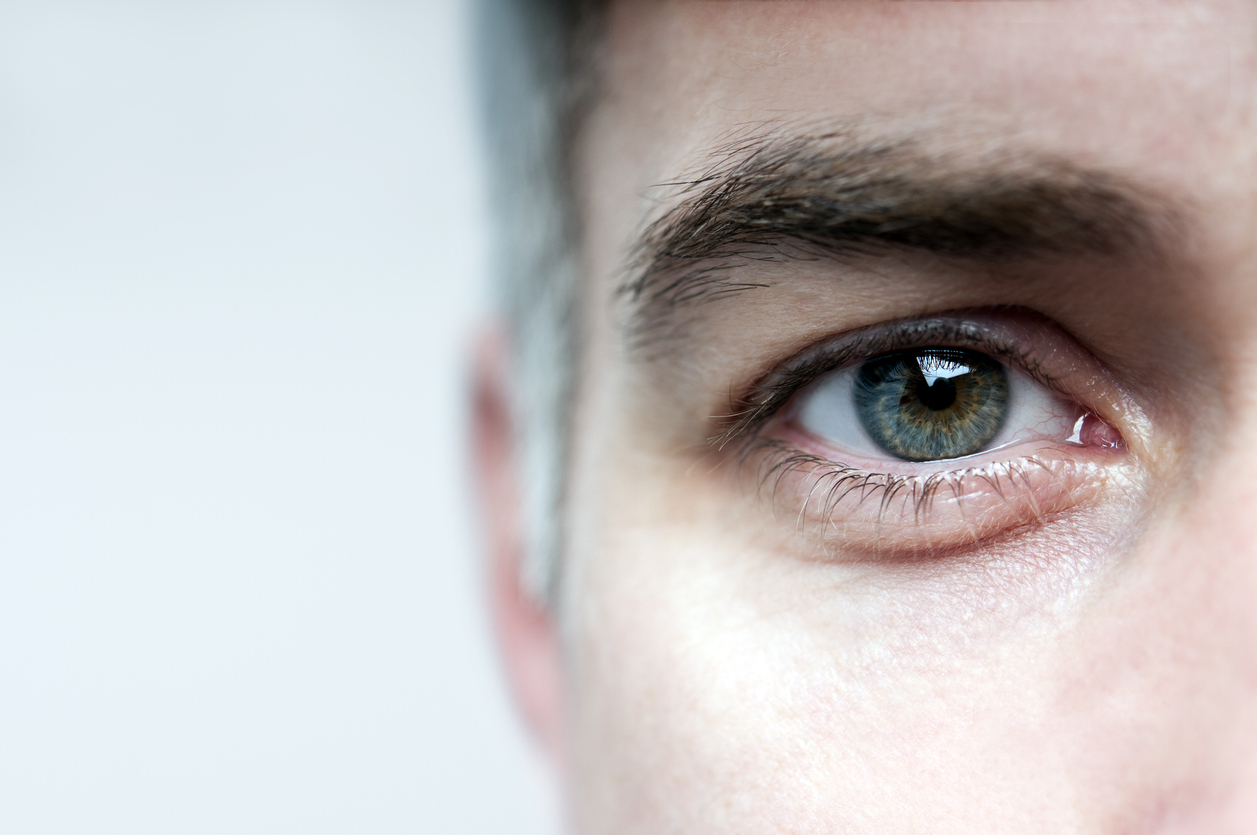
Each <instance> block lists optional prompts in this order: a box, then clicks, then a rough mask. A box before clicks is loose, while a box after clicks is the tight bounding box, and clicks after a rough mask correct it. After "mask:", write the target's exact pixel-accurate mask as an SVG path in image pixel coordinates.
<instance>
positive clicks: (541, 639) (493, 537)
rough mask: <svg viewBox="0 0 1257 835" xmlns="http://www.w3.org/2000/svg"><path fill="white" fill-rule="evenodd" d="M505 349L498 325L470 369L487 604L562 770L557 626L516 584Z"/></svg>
mask: <svg viewBox="0 0 1257 835" xmlns="http://www.w3.org/2000/svg"><path fill="white" fill-rule="evenodd" d="M508 350H509V343H508V341H507V339H506V337H505V335H504V334H503V332H502V331H501V330H499V329H486V331H485V332H484V333H482V334H481V336H480V337H479V338H478V339H477V343H476V348H475V358H474V367H473V375H474V377H473V401H472V418H473V422H474V428H473V440H472V442H473V447H474V450H473V451H474V461H475V469H476V473H475V475H476V486H477V488H478V493H479V499H480V512H481V514H482V518H483V519H484V523H485V524H484V530H485V532H486V534H487V536H486V544H487V546H488V549H489V554H488V557H489V565H488V569H489V570H488V573H487V580H488V593H489V602H490V608H491V611H492V616H493V630H494V634H495V637H496V640H497V645H498V651H499V653H500V654H501V658H502V663H503V666H504V667H505V671H506V677H507V680H508V682H509V684H510V688H511V691H512V695H513V696H514V699H515V704H516V706H517V707H518V708H519V710H520V712H521V714H522V715H523V718H524V721H525V722H526V723H527V725H528V727H529V729H530V730H531V731H532V733H533V735H534V737H536V739H537V740H538V742H540V744H541V745H542V747H543V748H544V749H545V750H546V752H547V753H548V754H549V755H550V756H551V758H552V759H553V760H554V762H555V764H556V766H559V767H560V768H561V767H562V763H563V760H564V732H563V731H564V722H563V720H564V710H563V672H562V664H561V648H560V643H559V630H558V628H557V625H556V623H555V618H554V616H553V614H552V612H551V611H550V610H549V609H548V608H547V607H546V606H545V605H544V604H543V603H542V602H541V601H538V600H535V599H534V597H533V595H532V594H530V593H529V592H528V591H526V590H525V589H524V587H523V585H522V583H521V580H522V577H523V567H524V565H523V562H524V557H525V552H526V542H527V537H526V535H525V533H526V530H525V520H524V518H523V501H522V498H523V497H522V490H523V487H524V485H523V480H522V477H521V472H520V467H519V464H518V462H519V455H518V452H519V450H518V448H517V437H518V430H519V426H518V423H517V420H516V418H515V415H516V410H515V409H514V408H513V407H514V405H515V404H514V403H512V402H511V394H512V391H513V388H512V386H511V385H510V382H511V381H510V377H509V374H510V362H509V361H508V357H509V353H508Z"/></svg>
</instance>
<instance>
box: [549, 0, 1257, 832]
mask: <svg viewBox="0 0 1257 835" xmlns="http://www.w3.org/2000/svg"><path fill="white" fill-rule="evenodd" d="M605 48H606V54H607V64H606V66H605V76H604V78H603V82H604V86H603V88H602V89H601V90H600V93H599V95H600V98H599V100H598V103H597V105H596V106H595V108H594V110H593V111H592V112H591V114H590V115H589V120H588V122H587V123H586V129H585V132H584V133H583V134H582V138H581V147H580V156H579V165H578V173H579V177H578V190H579V197H580V201H581V205H580V211H581V216H582V218H583V222H584V227H583V235H584V241H585V249H584V259H585V260H584V270H585V275H586V277H587V283H586V285H585V288H584V296H583V298H582V311H583V317H584V319H583V323H582V338H583V348H584V351H585V353H584V355H583V359H582V364H581V366H580V369H579V396H578V400H577V404H576V409H575V412H574V415H575V418H574V428H573V436H572V442H573V458H572V466H571V472H570V474H569V483H568V521H569V535H568V540H567V548H566V552H565V559H566V562H565V564H564V566H563V586H562V599H561V601H559V604H558V608H557V611H558V612H559V617H560V619H561V621H562V640H563V642H564V643H563V647H564V662H565V676H566V679H565V680H566V685H565V687H566V690H565V692H566V696H565V698H566V708H565V709H566V712H567V724H566V731H565V742H564V746H565V747H566V751H567V765H566V769H567V773H568V779H569V786H570V796H571V798H572V807H573V815H574V818H575V822H576V826H577V828H578V829H579V830H580V831H585V832H617V833H619V832H641V833H652V835H657V833H662V832H684V833H687V834H688V835H696V834H697V833H704V832H711V833H735V832H746V833H766V832H800V833H802V832H808V833H812V832H815V833H822V832H823V833H832V832H905V833H907V832H913V833H916V832H944V831H955V832H965V833H973V832H1016V833H1027V832H1052V833H1060V832H1132V833H1134V832H1139V833H1143V832H1163V831H1164V832H1186V831H1192V832H1195V831H1201V832H1230V831H1236V832H1238V831H1252V827H1257V516H1255V514H1254V511H1255V510H1257V482H1254V478H1255V476H1254V474H1255V473H1257V398H1255V397H1254V396H1253V392H1254V391H1257V279H1255V278H1254V276H1255V275H1257V213H1255V209H1257V201H1255V198H1257V168H1255V166H1254V162H1255V160H1254V153H1255V152H1257V125H1255V124H1254V107H1253V104H1254V102H1255V101H1257V98H1255V96H1257V6H1253V5H1251V4H1246V3H1223V2H1218V3H1192V4H1187V3H1152V2H1139V3H1118V2H1112V3H937V4H922V3H911V4H909V3H905V4H896V3H890V4H873V3H825V2H816V3H746V4H724V3H673V4H637V3H625V4H622V5H620V6H618V7H616V8H615V9H614V11H613V14H612V15H611V19H610V23H609V29H608V32H607V36H606V43H605Z"/></svg>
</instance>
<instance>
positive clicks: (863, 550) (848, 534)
mask: <svg viewBox="0 0 1257 835" xmlns="http://www.w3.org/2000/svg"><path fill="white" fill-rule="evenodd" d="M758 447H759V450H758V453H757V454H756V455H755V456H754V457H756V458H757V459H758V465H759V475H760V478H759V483H760V485H761V486H762V487H763V488H764V494H765V495H767V496H769V497H771V500H772V502H773V504H774V505H775V506H776V507H777V508H779V509H784V508H789V512H790V513H791V516H792V517H793V518H794V519H795V520H796V524H797V528H798V531H799V532H800V533H802V534H805V535H809V536H814V537H816V538H818V539H819V540H820V541H821V543H822V544H823V547H824V548H825V550H826V551H831V550H834V549H837V550H840V551H842V552H843V553H844V554H847V555H849V556H854V557H858V558H870V557H876V558H895V559H906V558H912V557H937V556H943V555H946V554H949V553H955V552H958V551H965V550H969V549H972V548H975V547H978V546H980V545H982V544H983V543H985V542H988V541H991V540H995V539H1001V538H1004V537H1006V536H1008V535H1010V534H1014V533H1017V532H1019V531H1024V530H1027V529H1031V528H1039V527H1042V526H1044V525H1045V524H1048V523H1050V522H1051V521H1053V520H1054V519H1057V518H1062V517H1064V516H1066V515H1069V514H1070V513H1071V512H1072V511H1074V510H1075V509H1077V508H1079V507H1080V506H1083V505H1086V504H1088V503H1092V502H1094V501H1095V500H1096V499H1097V498H1099V497H1100V496H1102V495H1109V496H1112V497H1114V499H1115V500H1116V501H1121V500H1122V497H1123V496H1125V497H1130V496H1133V495H1135V494H1136V493H1137V490H1136V488H1137V471H1136V470H1135V468H1134V467H1133V466H1132V465H1130V463H1129V462H1127V461H1124V460H1113V457H1112V456H1110V455H1106V454H1103V453H1096V452H1088V451H1085V450H1071V449H1068V448H1064V447H1060V446H1056V445H1050V444H1044V445H1042V446H1040V447H1039V448H1037V449H1034V450H1030V451H1028V452H1027V453H1026V454H1023V455H1021V456H1018V457H1016V458H1013V459H1011V460H994V461H987V462H983V463H974V464H973V465H972V466H969V467H964V468H960V469H952V470H946V471H940V472H931V473H924V472H918V473H879V472H873V471H870V470H866V469H861V468H858V467H853V466H848V465H845V464H840V463H837V462H834V461H830V460H828V459H826V458H823V457H821V456H818V455H815V454H813V453H809V452H804V451H802V450H800V448H799V447H798V446H796V445H794V444H792V443H789V442H787V441H783V440H767V439H766V440H761V441H760V443H759V444H758Z"/></svg>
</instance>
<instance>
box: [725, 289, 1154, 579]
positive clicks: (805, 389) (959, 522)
mask: <svg viewBox="0 0 1257 835" xmlns="http://www.w3.org/2000/svg"><path fill="white" fill-rule="evenodd" d="M734 405H735V408H734V409H733V412H732V415H731V417H729V418H727V419H726V420H725V421H724V422H723V431H722V432H720V433H718V434H717V437H716V438H715V442H716V443H717V444H718V445H720V446H722V447H724V448H726V449H728V450H730V451H731V452H734V453H735V454H736V456H737V458H738V459H739V460H740V461H742V463H743V465H744V469H745V470H747V471H749V472H751V473H752V474H753V477H754V478H755V479H756V483H757V485H758V486H759V488H760V489H761V492H762V493H764V494H766V495H767V496H769V498H770V499H771V502H772V504H773V506H774V508H775V509H776V510H782V509H788V510H789V511H790V516H789V517H786V518H792V519H794V520H795V521H796V524H797V525H798V526H799V527H800V529H803V530H805V531H809V532H811V533H814V534H817V535H820V536H822V537H823V538H824V539H825V540H826V544H827V547H829V546H832V547H833V548H837V549H842V550H846V551H849V552H876V553H878V554H882V555H885V554H893V553H903V552H914V553H915V552H928V553H940V554H941V553H944V552H949V551H954V550H956V549H957V548H961V549H964V548H972V547H975V546H977V545H980V544H982V543H983V542H985V541H988V540H991V539H993V538H997V537H1001V536H1003V535H1006V534H1009V533H1012V532H1016V531H1021V530H1026V529H1028V528H1036V527H1042V526H1043V525H1046V524H1048V523H1050V522H1052V521H1053V520H1055V519H1058V518H1061V517H1063V516H1066V515H1070V514H1072V513H1076V512H1080V511H1082V510H1085V509H1086V508H1087V507H1088V506H1094V505H1096V504H1097V503H1098V502H1101V501H1102V500H1103V499H1104V498H1105V497H1106V495H1111V494H1114V493H1123V492H1124V493H1125V494H1127V495H1129V494H1130V493H1131V491H1132V489H1133V487H1134V483H1135V481H1136V480H1137V475H1138V468H1137V466H1136V461H1135V460H1134V456H1132V455H1131V454H1130V453H1129V451H1128V449H1127V444H1126V442H1125V439H1124V438H1123V434H1122V432H1123V430H1127V428H1128V427H1129V428H1130V429H1131V430H1132V431H1133V428H1134V427H1136V426H1137V425H1138V424H1139V421H1138V420H1137V419H1136V418H1137V415H1136V414H1135V410H1134V408H1133V407H1132V406H1131V404H1130V401H1129V399H1128V398H1125V397H1124V395H1123V392H1121V391H1120V390H1119V389H1118V387H1117V386H1116V384H1115V382H1114V381H1113V379H1112V377H1111V375H1108V374H1107V373H1106V372H1105V370H1104V369H1103V368H1102V367H1101V366H1100V365H1099V363H1098V362H1097V361H1096V360H1095V359H1094V357H1092V356H1091V355H1090V354H1088V353H1087V352H1086V351H1085V350H1083V349H1082V348H1081V347H1080V346H1079V345H1078V344H1077V343H1076V342H1075V341H1073V340H1072V339H1071V338H1070V337H1068V336H1067V335H1066V334H1064V333H1063V332H1062V331H1061V330H1060V329H1059V328H1057V327H1055V326H1053V325H1052V324H1051V323H1049V322H1046V321H1045V320H1043V319H1042V318H1041V317H1035V316H1032V315H1026V314H1023V313H1017V312H1001V311H994V312H976V313H975V312H971V313H963V314H956V315H952V316H935V317H930V318H928V319H921V320H916V321H908V322H898V323H890V324H887V325H882V326H878V327H875V328H868V329H862V330H861V331H857V332H854V333H849V334H845V335H839V336H837V337H835V338H833V339H831V340H828V341H827V342H826V343H824V344H822V345H819V346H814V347H812V348H809V349H806V350H804V351H803V352H801V353H800V354H798V355H796V356H795V357H794V358H792V359H790V360H788V361H786V362H785V363H784V364H783V365H782V366H780V367H779V368H778V369H777V370H775V371H773V372H772V373H770V374H769V375H767V376H766V378H765V379H763V380H761V381H759V382H757V383H756V384H754V385H753V386H752V387H751V389H750V390H749V391H748V392H747V393H746V394H745V395H743V397H742V399H741V400H740V402H736V403H735V404H734ZM781 515H783V516H784V514H781Z"/></svg>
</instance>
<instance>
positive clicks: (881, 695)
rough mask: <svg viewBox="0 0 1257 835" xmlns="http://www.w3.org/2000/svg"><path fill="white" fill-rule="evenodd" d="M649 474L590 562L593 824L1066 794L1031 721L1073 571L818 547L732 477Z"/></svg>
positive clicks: (702, 828) (587, 622)
mask: <svg viewBox="0 0 1257 835" xmlns="http://www.w3.org/2000/svg"><path fill="white" fill-rule="evenodd" d="M650 495H651V497H652V498H648V499H641V498H639V499H638V500H637V501H634V502H630V501H628V500H618V501H610V502H608V506H612V507H614V508H615V509H616V512H615V514H613V515H611V514H606V515H603V516H602V519H601V523H600V524H598V525H592V526H590V528H589V529H587V530H596V531H597V534H598V535H597V536H590V537H589V538H588V539H586V540H585V541H584V543H583V544H582V548H581V550H580V551H579V553H580V554H581V557H580V562H579V564H578V565H574V566H573V569H574V570H573V571H572V572H571V574H570V575H569V579H570V581H571V583H570V584H569V586H568V596H567V597H566V598H565V604H566V605H567V606H568V612H569V614H570V615H571V620H570V622H569V625H570V632H569V636H570V641H571V643H570V654H569V658H570V660H571V668H570V672H571V690H572V701H571V703H572V706H573V714H572V728H571V729H572V739H573V749H574V757H573V771H572V774H571V778H572V781H573V791H572V796H573V797H574V798H575V809H574V812H575V816H576V818H577V822H578V823H579V824H581V826H582V827H583V829H581V831H591V832H593V831H614V832H643V833H645V832H661V831H684V832H687V833H706V832H712V833H717V832H719V833H735V832H747V833H751V832H754V833H763V832H774V831H792V832H818V833H819V832H832V831H835V827H839V828H842V827H848V828H849V827H855V828H856V829H861V830H872V831H887V830H886V827H889V826H892V825H893V826H894V827H898V828H903V827H908V828H909V829H910V830H911V829H913V828H915V831H927V830H929V831H935V828H936V826H937V822H938V820H939V819H940V818H939V817H938V816H939V812H940V810H945V809H951V810H953V812H954V814H955V815H958V816H960V815H963V814H964V813H965V811H966V810H968V811H970V812H971V811H972V810H973V809H983V808H985V807H986V805H987V803H988V801H989V800H990V799H991V798H993V797H998V796H1001V795H1007V796H1008V797H1010V798H1012V797H1016V796H1018V794H1019V793H1021V792H1025V791H1028V790H1030V787H1031V786H1033V787H1034V788H1033V790H1034V791H1037V792H1039V793H1040V794H1041V795H1042V796H1044V797H1048V796H1053V795H1057V794H1059V795H1060V796H1061V797H1063V796H1064V792H1065V788H1064V787H1062V786H1056V785H1054V784H1053V782H1052V780H1053V779H1054V778H1053V777H1052V776H1051V774H1048V773H1046V772H1047V771H1048V769H1047V768H1046V766H1047V765H1048V764H1047V763H1045V758H1044V757H1043V756H1042V755H1041V753H1038V752H1042V751H1046V750H1050V749H1051V747H1052V745H1051V743H1050V741H1049V740H1046V739H1044V738H1042V736H1041V735H1042V733H1043V732H1042V731H1041V730H1039V729H1038V728H1037V727H1036V726H1027V724H1026V722H1025V714H1026V711H1031V712H1033V711H1034V710H1035V709H1036V704H1034V703H1028V702H1027V699H1026V697H1025V693H1026V692H1027V690H1028V689H1029V690H1031V691H1032V692H1034V691H1035V688H1034V687H1030V686H1029V685H1030V684H1031V683H1032V682H1036V681H1038V678H1039V676H1041V675H1042V674H1044V673H1043V671H1044V666H1045V665H1043V664H1041V663H1040V662H1039V661H1038V660H1037V659H1038V658H1040V657H1045V656H1046V653H1042V652H1039V649H1038V644H1039V643H1041V642H1042V640H1043V639H1042V637H1041V636H1042V635H1043V634H1045V633H1046V632H1047V631H1048V630H1046V629H1045V628H1044V624H1045V623H1046V621H1045V618H1050V615H1043V616H1042V617H1037V618H1036V617H1035V616H1034V612H1037V611H1038V610H1039V609H1042V608H1050V606H1047V605H1046V603H1044V601H1045V600H1046V599H1047V598H1051V599H1052V600H1057V599H1058V598H1059V589H1057V590H1051V591H1049V590H1045V588H1044V587H1042V585H1043V584H1039V585H1036V586H1035V588H1036V591H1034V592H1033V593H1032V592H1030V591H1024V592H1023V593H1022V594H1021V597H1020V598H1017V597H1016V595H1009V597H1007V598H1001V597H1000V596H999V595H997V594H996V593H995V590H994V589H987V590H985V591H983V590H982V589H980V588H972V587H971V588H970V589H969V594H970V596H969V597H967V598H964V595H961V594H958V593H957V587H956V586H952V585H945V584H942V583H935V584H933V585H931V584H929V583H921V582H917V581H911V582H910V581H908V580H907V579H905V578H903V577H901V578H899V579H897V580H896V579H894V578H886V577H885V576H884V575H883V574H881V573H880V572H873V573H870V571H869V570H868V569H866V568H865V569H861V568H858V567H855V568H852V567H845V568H844V567H836V566H833V565H819V564H816V563H812V562H808V561H803V560H799V559H798V558H797V556H796V555H793V554H790V553H785V552H783V551H782V550H781V548H780V546H779V543H775V542H774V541H772V540H771V539H770V538H768V537H765V536H764V535H763V534H762V532H757V531H756V530H755V526H753V525H748V524H745V523H743V524H738V523H737V521H736V519H735V518H734V517H735V516H736V514H731V513H730V512H729V509H728V505H729V502H728V497H727V496H725V497H723V501H721V497H720V496H712V497H710V498H704V497H703V494H702V492H701V491H697V490H690V491H686V492H684V493H673V494H669V491H668V490H666V489H661V490H659V491H651V493H650ZM735 504H736V503H735ZM974 585H976V584H975V583H970V586H974ZM1002 590H1003V591H1004V592H1008V589H1007V587H1004V588H1003V589H1002ZM961 598H964V599H963V600H962V599H961ZM1010 600H1013V601H1014V602H1016V601H1017V600H1019V603H1018V605H1010ZM958 601H959V603H963V605H959V604H958ZM1040 604H1044V605H1042V606H1040ZM1036 607H1037V608H1036ZM1010 609H1017V610H1018V611H1010ZM1018 624H1020V626H1018ZM1010 664H1011V665H1012V666H1011V668H1010V666H1009V665H1010ZM995 671H998V674H994V672H995ZM1037 707H1038V708H1040V709H1041V708H1042V705H1038V706H1037ZM1017 752H1022V753H1023V754H1025V756H1023V757H1021V758H1018V757H1017V756H1016V754H1017ZM1031 752H1034V753H1033V754H1032V753H1031ZM1068 809H1069V804H1066V803H1064V802H1062V803H1060V804H1059V814H1060V815H1063V816H1067V815H1068ZM1052 814H1057V812H1053V813H1052ZM957 819H959V818H957ZM1023 823H1024V824H1026V826H1027V827H1028V828H1026V829H1024V830H1023V831H1031V830H1032V829H1034V828H1037V827H1039V826H1042V825H1043V823H1044V819H1043V818H1042V815H1041V814H1040V817H1038V818H1036V819H1034V820H1033V821H1030V820H1027V821H1024V822H1023ZM1056 823H1059V824H1060V827H1061V828H1068V826H1067V825H1068V823H1069V821H1068V820H1065V819H1061V820H1059V821H1056Z"/></svg>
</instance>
